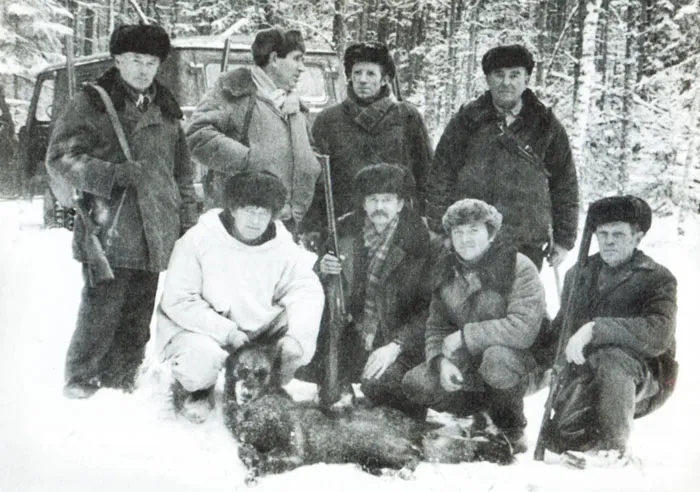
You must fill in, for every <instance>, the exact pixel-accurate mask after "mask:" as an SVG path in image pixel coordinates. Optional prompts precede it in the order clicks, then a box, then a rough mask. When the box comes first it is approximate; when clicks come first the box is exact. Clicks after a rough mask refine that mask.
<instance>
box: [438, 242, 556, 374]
mask: <svg viewBox="0 0 700 492" xmlns="http://www.w3.org/2000/svg"><path fill="white" fill-rule="evenodd" d="M466 272H470V274H469V275H465V273H466ZM432 281H433V288H434V290H433V295H432V300H431V302H430V316H429V317H428V322H427V326H426V332H425V337H426V341H425V354H426V361H428V362H429V363H431V362H432V361H433V359H435V357H437V356H439V355H440V354H442V342H443V339H444V338H445V337H446V336H447V335H450V334H452V333H454V332H455V331H457V330H462V333H463V340H464V342H465V344H466V348H467V350H468V351H469V353H470V354H473V355H479V354H481V353H482V352H483V351H484V350H486V349H487V348H488V347H491V346H494V345H502V346H504V347H510V348H514V349H519V350H527V349H529V348H530V347H531V346H532V344H533V343H534V341H535V338H536V337H537V335H538V333H539V331H540V327H541V324H542V318H543V317H544V314H545V296H544V287H543V286H542V282H541V281H540V278H539V273H538V271H537V268H536V267H535V265H534V264H533V263H532V261H530V259H528V258H527V257H526V256H524V255H522V254H521V253H517V252H516V251H515V249H514V248H513V247H512V246H506V245H504V244H502V243H498V242H496V243H494V244H492V246H491V247H490V248H489V250H488V251H487V252H486V253H485V255H484V257H483V258H481V259H480V260H479V262H478V263H477V264H476V265H474V266H473V267H472V268H470V269H468V270H465V268H464V266H463V265H462V264H461V263H460V262H459V260H458V259H457V256H456V253H454V252H453V251H450V252H445V253H444V254H443V256H442V257H441V258H440V259H439V260H438V262H437V265H436V266H435V270H434V272H433V280H432Z"/></svg>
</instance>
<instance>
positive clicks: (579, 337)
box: [565, 321, 595, 365]
mask: <svg viewBox="0 0 700 492" xmlns="http://www.w3.org/2000/svg"><path fill="white" fill-rule="evenodd" d="M593 325H595V321H589V322H588V323H586V324H585V325H583V326H582V327H581V328H579V329H578V331H577V332H576V333H574V334H573V335H572V336H571V338H569V342H568V343H567V344H566V351H565V352H566V360H567V361H569V362H573V363H574V364H578V365H581V364H583V363H584V362H586V357H585V356H584V355H583V350H584V349H585V348H586V345H588V344H589V343H590V342H591V339H592V338H593Z"/></svg>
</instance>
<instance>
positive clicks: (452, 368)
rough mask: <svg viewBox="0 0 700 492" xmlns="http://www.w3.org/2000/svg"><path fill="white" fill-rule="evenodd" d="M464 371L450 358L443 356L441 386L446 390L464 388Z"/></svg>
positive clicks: (441, 361)
mask: <svg viewBox="0 0 700 492" xmlns="http://www.w3.org/2000/svg"><path fill="white" fill-rule="evenodd" d="M463 383H464V379H462V371H460V370H459V367H457V366H456V365H454V364H453V363H452V362H451V361H450V360H449V359H447V358H446V357H443V358H442V359H440V386H442V388H443V389H444V390H445V391H449V392H453V391H458V390H460V389H462V384H463Z"/></svg>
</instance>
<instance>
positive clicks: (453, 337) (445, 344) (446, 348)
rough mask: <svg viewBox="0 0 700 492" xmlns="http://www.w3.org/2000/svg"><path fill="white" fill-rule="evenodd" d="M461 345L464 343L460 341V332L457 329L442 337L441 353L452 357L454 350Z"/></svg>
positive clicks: (453, 356)
mask: <svg viewBox="0 0 700 492" xmlns="http://www.w3.org/2000/svg"><path fill="white" fill-rule="evenodd" d="M463 347H464V343H463V342H462V333H461V331H460V330H457V331H455V332H454V333H451V334H449V335H447V336H446V337H445V338H443V340H442V355H444V356H445V357H447V358H448V359H454V358H455V352H457V350H459V349H461V348H463Z"/></svg>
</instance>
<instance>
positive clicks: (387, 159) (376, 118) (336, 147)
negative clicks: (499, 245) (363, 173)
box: [308, 86, 433, 228]
mask: <svg viewBox="0 0 700 492" xmlns="http://www.w3.org/2000/svg"><path fill="white" fill-rule="evenodd" d="M351 91H352V87H351V86H350V87H348V92H349V93H350V94H349V96H348V98H347V99H346V100H345V101H343V102H342V103H340V104H337V105H335V106H332V107H330V108H327V109H325V110H323V111H321V112H320V113H319V115H318V116H317V117H316V120H315V121H314V125H313V128H312V130H311V131H312V134H313V138H314V143H315V145H316V146H317V147H318V148H319V150H320V151H321V152H323V153H324V154H328V155H329V156H330V168H331V177H332V179H333V198H334V202H335V213H336V215H337V216H341V215H344V214H346V213H348V212H350V211H352V210H353V209H354V208H355V205H356V204H355V202H354V197H353V194H352V180H353V178H354V177H355V175H356V174H357V172H358V171H359V170H360V169H362V168H363V167H365V166H367V165H370V164H379V163H389V164H399V165H402V166H405V167H406V168H408V169H409V170H410V171H411V173H412V174H413V177H414V179H415V181H416V192H417V198H418V200H417V203H416V204H415V206H416V208H417V210H418V211H419V212H421V213H422V209H423V202H424V200H425V197H424V194H425V190H426V186H427V180H428V172H429V171H430V165H431V161H432V157H433V147H432V144H431V142H430V136H429V134H428V130H427V129H426V126H425V123H424V122H423V118H422V117H421V115H420V113H419V112H418V109H416V107H415V106H413V105H412V104H410V103H407V102H403V101H396V100H395V99H394V98H393V97H392V96H391V95H387V96H386V97H384V98H382V99H380V100H379V101H376V102H375V103H373V104H372V105H371V109H372V110H371V111H370V112H366V113H362V110H363V109H364V108H363V107H362V106H361V105H359V104H358V103H357V102H356V101H355V100H354V99H353V97H352V92H351ZM312 207H313V209H312V210H311V211H310V212H309V215H310V216H311V217H310V219H309V221H308V222H309V224H310V226H309V227H310V228H314V227H318V226H321V227H322V226H325V219H324V218H325V208H324V207H323V189H322V188H317V191H316V196H315V201H314V203H313V205H312ZM312 222H313V224H311V223H312Z"/></svg>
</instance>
